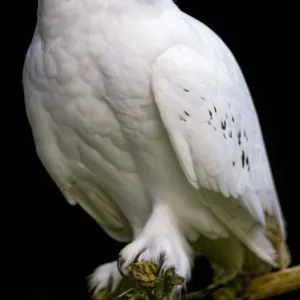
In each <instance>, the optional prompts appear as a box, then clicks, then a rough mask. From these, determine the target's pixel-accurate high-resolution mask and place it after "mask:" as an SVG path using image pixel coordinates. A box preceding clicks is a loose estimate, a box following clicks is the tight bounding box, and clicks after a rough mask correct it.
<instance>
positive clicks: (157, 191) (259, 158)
mask: <svg viewBox="0 0 300 300" xmlns="http://www.w3.org/2000/svg"><path fill="white" fill-rule="evenodd" d="M38 2H39V3H38V21H37V26H36V29H35V33H34V36H33V39H32V43H31V45H30V47H29V49H28V53H27V56H26V60H25V64H24V72H23V85H24V93H25V102H26V109H27V114H28V118H29V121H30V124H31V128H32V132H33V135H34V140H35V145H36V150H37V153H38V156H39V158H40V160H41V161H42V163H43V165H44V166H45V168H46V169H47V171H48V172H49V174H50V175H51V177H52V179H53V180H54V181H55V182H56V184H57V186H58V187H59V188H60V190H61V192H62V193H63V194H64V196H65V198H66V199H67V200H68V201H69V202H70V203H71V204H78V205H80V206H81V207H82V208H83V209H84V210H85V211H86V212H87V213H88V214H89V215H90V216H91V217H92V218H93V219H94V220H95V221H96V222H97V223H98V224H99V225H100V226H101V227H102V228H103V229H104V230H105V231H106V232H107V234H109V235H110V236H111V237H112V238H114V239H115V240H117V241H122V242H128V245H127V246H126V247H125V248H124V249H123V250H122V251H121V252H120V256H119V260H118V262H117V260H116V261H114V262H111V263H108V264H105V265H103V266H100V267H99V268H98V269H96V270H95V272H94V274H93V275H92V276H91V285H92V286H93V287H94V288H95V290H99V289H102V288H105V287H106V288H107V287H110V288H112V289H115V288H116V287H117V285H118V283H119V282H120V280H121V278H122V275H121V274H123V273H124V274H126V272H128V266H129V265H130V264H131V263H133V262H134V261H135V260H136V259H138V260H147V261H150V260H151V261H154V262H156V263H158V264H159V265H160V267H161V270H166V269H168V268H170V267H175V270H176V272H177V273H178V274H179V275H181V276H183V277H184V278H185V283H184V284H186V282H187V281H188V280H189V278H190V276H191V269H192V266H193V260H194V257H195V256H197V255H203V256H206V257H207V258H208V260H209V261H210V263H211V265H212V267H213V269H214V271H215V283H216V284H219V283H225V282H227V281H228V280H230V279H232V278H234V277H235V276H236V275H237V274H239V273H241V272H242V271H248V272H250V273H259V272H261V271H262V272H263V271H264V270H266V269H267V267H266V266H273V267H285V266H287V265H288V264H289V263H290V257H289V251H288V248H287V245H286V230H285V222H284V218H283V216H282V211H281V207H280V204H279V200H278V197H277V193H276V189H275V186H274V181H273V178H272V174H271V170H270V166H269V162H268V157H267V154H266V150H265V146H264V141H263V137H262V133H261V129H260V125H259V120H258V117H257V114H256V111H255V108H254V105H253V102H252V98H251V95H250V93H249V90H248V87H247V84H246V82H245V79H244V77H243V74H242V72H241V70H240V68H239V66H238V64H237V62H236V60H235V58H234V56H233V55H232V53H231V52H230V50H229V49H228V48H227V46H226V45H225V44H224V43H223V41H222V40H221V39H220V38H219V37H218V36H217V35H216V34H215V33H214V32H213V31H211V30H210V29H209V28H208V27H206V26H205V25H204V24H202V23H201V22H199V21H197V20H195V19H193V18H192V17H190V16H188V15H186V14H185V13H183V12H182V11H181V10H180V9H179V8H178V7H177V6H176V5H175V4H174V3H173V1H171V0H126V1H125V0H72V1H68V0H39V1H38ZM254 261H256V263H254ZM257 262H261V263H258V264H257ZM265 267H266V269H265ZM261 269H262V270H261Z"/></svg>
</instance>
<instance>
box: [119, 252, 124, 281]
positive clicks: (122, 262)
mask: <svg viewBox="0 0 300 300" xmlns="http://www.w3.org/2000/svg"><path fill="white" fill-rule="evenodd" d="M124 262H125V260H124V259H123V257H122V256H121V255H120V254H119V257H118V260H117V266H118V270H119V272H120V274H121V275H122V276H123V277H124V273H123V271H122V265H123V264H124Z"/></svg>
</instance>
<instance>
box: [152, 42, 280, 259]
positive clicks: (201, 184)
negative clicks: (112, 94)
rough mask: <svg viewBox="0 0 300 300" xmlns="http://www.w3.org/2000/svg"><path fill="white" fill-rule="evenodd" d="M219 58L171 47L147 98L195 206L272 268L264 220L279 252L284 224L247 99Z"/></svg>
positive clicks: (230, 66)
mask: <svg viewBox="0 0 300 300" xmlns="http://www.w3.org/2000/svg"><path fill="white" fill-rule="evenodd" d="M228 51H229V50H228ZM225 54H226V53H225ZM225 58H226V59H227V61H226V60H223V61H221V63H219V62H218V61H217V60H216V61H213V60H208V59H206V58H205V57H204V56H201V55H199V54H198V53H197V52H196V51H194V50H191V49H190V48H188V47H185V46H183V45H177V46H174V47H173V48H170V49H169V50H167V51H166V52H165V53H163V54H162V55H161V56H160V57H159V58H158V59H157V61H156V62H155V64H154V66H153V77H152V89H153V94H154V98H155V101H156V104H157V107H158V110H159V113H160V115H161V118H162V121H163V123H164V126H165V128H166V130H167V132H168V134H169V137H170V140H171V143H172V145H173V148H174V150H175V152H176V154H177V157H178V160H179V162H180V164H181V166H182V168H183V170H184V172H185V175H186V177H187V178H188V180H189V182H190V183H191V184H192V185H193V186H194V187H195V188H196V189H198V190H199V194H200V198H201V199H202V201H204V202H205V203H206V204H207V205H208V206H209V207H210V208H211V209H212V211H213V212H214V213H215V214H216V216H217V217H218V218H219V219H220V220H221V221H222V222H223V223H224V224H225V225H226V227H227V228H228V229H229V230H231V231H232V232H233V233H234V234H235V235H236V236H237V237H238V238H239V239H240V240H241V241H242V242H244V243H245V244H246V245H247V246H248V247H249V248H250V249H251V250H252V251H254V252H255V253H256V254H257V255H258V256H259V257H260V258H261V259H263V260H265V261H267V262H269V263H271V264H273V265H275V264H276V258H275V257H276V255H277V254H278V253H276V252H278V251H279V250H278V248H277V246H276V245H275V247H274V244H272V243H271V242H270V239H269V238H267V235H266V234H265V232H266V229H267V226H269V225H268V224H267V222H266V218H267V216H271V218H272V219H273V220H275V221H276V222H275V223H276V226H278V228H279V230H277V231H276V238H277V239H280V247H281V246H282V243H284V240H285V227H284V220H283V217H282V212H281V208H280V204H279V201H278V198H277V194H276V190H275V187H274V183H273V178H272V175H271V171H270V167H269V163H268V158H267V155H266V151H265V147H264V142H263V138H262V134H261V130H260V125H259V121H258V118H257V115H256V111H255V108H254V105H253V102H252V99H251V96H250V93H249V91H248V88H247V85H246V83H245V81H244V78H243V75H242V73H241V71H240V69H239V67H238V65H237V63H236V62H235V61H234V59H233V58H232V57H231V56H230V54H229V53H227V54H226V56H225V57H224V59H225ZM271 223H272V222H271ZM278 247H279V246H278ZM275 248H276V250H278V251H276V250H275Z"/></svg>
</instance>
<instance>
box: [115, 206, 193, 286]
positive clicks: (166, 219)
mask: <svg viewBox="0 0 300 300" xmlns="http://www.w3.org/2000/svg"><path fill="white" fill-rule="evenodd" d="M189 258H190V257H189V248H188V246H187V243H186V241H185V240H184V238H183V237H182V236H181V233H180V232H179V231H178V229H177V226H176V224H175V222H174V220H173V216H172V213H171V211H170V210H169V209H168V207H165V206H164V207H161V206H158V207H155V209H154V210H153V213H152V215H151V217H150V219H149V220H148V222H147V224H146V226H145V227H144V229H143V230H142V232H141V234H140V235H139V236H138V237H137V238H136V239H135V240H134V241H133V242H132V243H130V244H129V245H127V246H126V247H125V248H124V249H123V250H122V251H121V252H120V256H119V260H118V266H119V270H120V272H121V273H122V274H124V275H127V274H128V273H129V271H128V267H129V266H130V265H131V264H133V263H134V262H137V261H148V262H153V263H155V264H157V265H158V266H159V269H160V271H162V272H165V271H167V270H169V269H171V268H174V271H175V272H176V274H178V275H179V276H181V277H183V278H184V279H185V281H184V283H186V281H187V280H188V279H189V277H190V274H191V267H190V259H189Z"/></svg>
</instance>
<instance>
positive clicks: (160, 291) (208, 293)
mask: <svg viewBox="0 0 300 300" xmlns="http://www.w3.org/2000/svg"><path fill="white" fill-rule="evenodd" d="M129 273H130V276H126V277H124V279H123V281H122V282H121V284H120V286H119V287H118V289H117V290H116V291H115V292H114V293H113V294H109V293H108V292H107V291H100V292H99V293H97V294H96V295H94V300H120V299H122V300H126V299H128V300H160V299H162V300H166V299H170V294H171V291H172V289H173V287H174V286H176V285H181V284H182V283H183V282H184V278H182V277H181V276H179V275H177V274H176V273H175V271H174V269H170V270H168V271H167V272H165V273H162V272H161V273H160V272H159V268H158V266H157V265H156V264H154V263H152V262H144V261H143V262H137V263H134V264H132V265H131V266H130V267H129ZM298 289H299V290H300V266H296V267H291V268H288V269H283V270H280V271H277V272H272V273H268V274H264V275H262V276H260V277H256V278H246V277H243V276H238V277H237V278H236V279H234V280H233V281H231V282H229V283H228V284H226V285H224V286H219V287H216V288H213V289H210V288H208V289H204V290H201V291H196V292H191V293H188V294H186V295H182V297H181V299H182V300H191V299H206V300H208V299H213V300H245V299H247V300H263V299H270V298H272V297H274V296H277V295H280V294H284V293H288V292H291V291H295V290H298Z"/></svg>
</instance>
